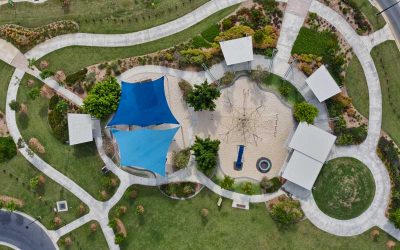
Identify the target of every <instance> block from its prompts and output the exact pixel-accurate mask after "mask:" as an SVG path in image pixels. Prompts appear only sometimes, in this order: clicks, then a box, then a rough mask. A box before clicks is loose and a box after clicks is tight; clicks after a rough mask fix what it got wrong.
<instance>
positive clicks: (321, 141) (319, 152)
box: [289, 122, 336, 162]
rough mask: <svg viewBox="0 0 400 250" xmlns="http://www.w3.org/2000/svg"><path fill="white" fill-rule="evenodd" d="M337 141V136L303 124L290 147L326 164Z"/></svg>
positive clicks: (298, 128)
mask: <svg viewBox="0 0 400 250" xmlns="http://www.w3.org/2000/svg"><path fill="white" fill-rule="evenodd" d="M335 140H336V136H334V135H332V134H330V133H328V132H326V131H324V130H322V129H320V128H317V127H316V126H314V125H311V124H307V123H305V122H301V123H300V124H299V126H298V127H297V129H296V132H295V133H294V135H293V137H292V140H291V141H290V143H289V147H290V148H293V149H295V150H297V151H299V152H301V153H303V154H305V155H307V156H309V157H311V158H313V159H315V160H317V161H320V162H325V160H326V158H327V157H328V155H329V152H330V151H331V149H332V146H333V144H334V143H335Z"/></svg>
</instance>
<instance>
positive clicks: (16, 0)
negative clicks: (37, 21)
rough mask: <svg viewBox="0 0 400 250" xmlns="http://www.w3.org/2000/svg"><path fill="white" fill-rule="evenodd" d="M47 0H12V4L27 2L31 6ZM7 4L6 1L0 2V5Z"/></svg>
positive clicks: (1, 0)
mask: <svg viewBox="0 0 400 250" xmlns="http://www.w3.org/2000/svg"><path fill="white" fill-rule="evenodd" d="M46 1H47V0H13V2H14V3H22V2H29V3H33V4H38V3H44V2H46ZM3 4H8V0H0V5H3Z"/></svg>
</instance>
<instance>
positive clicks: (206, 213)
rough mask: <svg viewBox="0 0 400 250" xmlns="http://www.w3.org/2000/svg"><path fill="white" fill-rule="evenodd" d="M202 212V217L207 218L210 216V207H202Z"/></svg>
mask: <svg viewBox="0 0 400 250" xmlns="http://www.w3.org/2000/svg"><path fill="white" fill-rule="evenodd" d="M200 214H201V217H203V218H207V217H208V209H207V208H203V209H201V211H200Z"/></svg>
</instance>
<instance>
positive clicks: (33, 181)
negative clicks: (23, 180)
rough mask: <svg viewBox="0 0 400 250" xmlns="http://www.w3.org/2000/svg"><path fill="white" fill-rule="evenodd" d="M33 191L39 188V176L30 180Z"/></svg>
mask: <svg viewBox="0 0 400 250" xmlns="http://www.w3.org/2000/svg"><path fill="white" fill-rule="evenodd" d="M29 186H30V187H31V189H33V190H36V189H37V188H38V187H39V176H34V177H32V178H31V179H30V180H29Z"/></svg>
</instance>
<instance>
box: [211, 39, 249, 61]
mask: <svg viewBox="0 0 400 250" xmlns="http://www.w3.org/2000/svg"><path fill="white" fill-rule="evenodd" d="M219 44H220V45H221V49H222V53H223V54H224V57H225V62H226V65H228V66H229V65H233V64H238V63H243V62H249V61H253V59H254V56H253V40H252V38H251V36H247V37H242V38H237V39H232V40H228V41H223V42H220V43H219Z"/></svg>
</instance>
